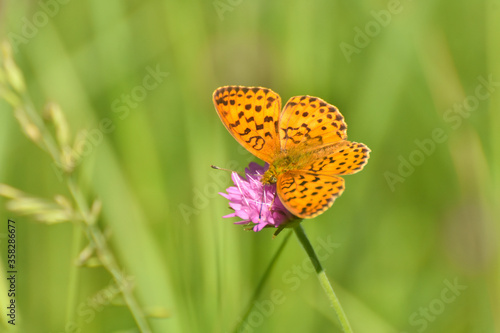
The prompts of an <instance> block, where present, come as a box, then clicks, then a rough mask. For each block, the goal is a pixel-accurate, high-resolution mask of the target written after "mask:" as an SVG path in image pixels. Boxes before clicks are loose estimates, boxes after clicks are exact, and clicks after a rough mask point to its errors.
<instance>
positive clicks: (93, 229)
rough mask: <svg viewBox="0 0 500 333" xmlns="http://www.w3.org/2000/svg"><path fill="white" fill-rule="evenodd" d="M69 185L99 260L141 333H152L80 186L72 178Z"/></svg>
mask: <svg viewBox="0 0 500 333" xmlns="http://www.w3.org/2000/svg"><path fill="white" fill-rule="evenodd" d="M67 184H68V188H69V190H70V192H71V195H72V196H73V198H74V200H75V202H76V205H77V206H78V209H79V211H80V214H81V215H82V217H83V220H84V221H83V222H84V228H85V232H86V233H87V236H88V238H89V239H90V240H91V241H92V242H93V244H94V246H95V249H96V254H97V256H98V258H99V260H100V261H101V263H102V265H103V266H104V268H106V270H107V271H108V272H109V273H110V274H111V276H113V279H114V280H115V283H116V285H117V286H118V288H119V289H120V291H121V293H122V295H123V298H124V299H125V303H126V304H127V306H128V308H129V310H130V312H131V314H132V316H133V317H134V319H135V321H136V323H137V326H138V327H139V329H140V331H141V332H142V333H150V332H151V329H150V327H149V324H148V322H147V320H146V317H145V316H144V313H143V312H142V309H141V307H140V306H139V304H138V303H137V301H136V300H135V297H134V295H133V294H132V291H131V288H130V282H129V281H127V278H126V277H125V276H124V274H122V272H121V271H120V269H119V267H118V264H117V263H116V259H115V257H114V256H113V253H112V252H111V251H110V250H109V248H108V246H107V244H106V237H105V236H104V235H103V233H102V232H101V230H100V229H99V228H98V227H97V226H96V225H95V217H94V216H92V214H90V212H89V210H88V205H87V203H86V201H85V198H84V196H83V194H82V192H81V191H80V190H79V188H78V186H76V183H75V181H74V179H73V178H72V177H71V176H70V177H68V180H67Z"/></svg>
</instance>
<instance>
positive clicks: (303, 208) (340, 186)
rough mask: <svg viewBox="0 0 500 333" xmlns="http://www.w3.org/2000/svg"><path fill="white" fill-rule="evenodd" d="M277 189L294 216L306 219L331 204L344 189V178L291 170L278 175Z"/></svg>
mask: <svg viewBox="0 0 500 333" xmlns="http://www.w3.org/2000/svg"><path fill="white" fill-rule="evenodd" d="M277 189H278V195H279V197H280V199H281V202H282V203H283V205H285V207H286V208H287V209H288V210H289V211H290V212H292V214H294V215H295V216H298V217H300V218H305V219H307V218H312V217H315V216H317V215H319V214H321V213H323V212H324V211H325V210H327V209H328V208H329V207H331V205H333V202H334V201H335V199H336V198H337V197H338V196H340V195H341V194H342V192H343V191H344V179H343V178H340V177H336V176H329V175H322V174H314V173H306V172H299V171H292V172H287V173H285V174H283V175H281V176H279V177H278V183H277Z"/></svg>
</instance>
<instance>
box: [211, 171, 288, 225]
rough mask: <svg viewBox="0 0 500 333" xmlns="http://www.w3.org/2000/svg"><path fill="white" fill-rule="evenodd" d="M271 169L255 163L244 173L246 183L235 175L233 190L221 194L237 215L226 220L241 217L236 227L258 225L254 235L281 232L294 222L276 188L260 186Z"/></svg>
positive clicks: (229, 188) (233, 177) (232, 176)
mask: <svg viewBox="0 0 500 333" xmlns="http://www.w3.org/2000/svg"><path fill="white" fill-rule="evenodd" d="M268 168H269V165H268V164H267V163H266V164H265V165H264V166H260V165H259V164H257V163H255V162H252V163H250V164H249V165H248V168H246V169H245V174H246V179H245V178H244V177H242V176H240V175H239V174H238V173H236V172H233V173H232V174H231V179H232V180H233V182H234V186H231V187H228V188H227V190H226V191H227V194H226V193H219V194H220V195H222V196H223V197H224V198H226V199H228V200H229V207H231V208H232V209H233V210H234V213H232V214H229V215H226V216H223V217H226V218H227V217H235V216H237V217H239V218H241V219H243V220H242V221H239V222H235V224H251V223H253V224H255V225H254V227H253V231H256V232H257V231H261V230H262V229H263V228H265V227H274V228H278V227H279V226H281V225H283V224H285V223H287V222H289V221H291V220H293V219H295V218H296V217H295V216H294V215H293V214H292V213H290V212H289V211H288V210H287V209H286V208H285V206H283V204H282V203H281V200H280V199H279V197H278V194H277V193H276V184H267V185H264V184H262V183H261V178H262V175H263V174H264V173H265V172H266V170H267V169H268Z"/></svg>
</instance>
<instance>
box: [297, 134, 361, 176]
mask: <svg viewBox="0 0 500 333" xmlns="http://www.w3.org/2000/svg"><path fill="white" fill-rule="evenodd" d="M315 156H316V158H315V159H313V160H312V161H311V163H310V164H309V165H307V166H306V167H304V168H303V171H305V172H309V173H318V174H326V175H340V176H344V175H351V174H354V173H356V172H358V171H361V169H363V167H364V166H365V165H366V163H368V158H369V157H370V149H369V148H368V147H367V146H366V145H364V144H362V143H358V142H350V141H343V142H341V143H339V144H333V145H330V146H327V147H322V148H319V149H317V151H316V153H315Z"/></svg>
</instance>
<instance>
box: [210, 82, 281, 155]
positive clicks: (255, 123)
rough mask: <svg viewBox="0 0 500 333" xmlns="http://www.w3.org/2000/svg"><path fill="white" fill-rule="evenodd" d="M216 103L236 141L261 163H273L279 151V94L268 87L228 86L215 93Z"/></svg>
mask: <svg viewBox="0 0 500 333" xmlns="http://www.w3.org/2000/svg"><path fill="white" fill-rule="evenodd" d="M213 101H214V105H215V109H216V110H217V113H218V114H219V117H220V119H221V120H222V122H223V123H224V125H225V126H226V128H227V129H228V131H229V132H230V133H231V135H232V136H233V137H234V138H235V139H236V141H238V142H239V143H240V144H241V145H242V146H243V147H245V148H246V149H247V150H248V151H250V152H251V153H252V154H253V155H255V156H257V157H258V158H260V159H261V160H264V161H265V162H268V163H272V161H273V158H274V156H275V155H276V152H277V151H279V137H278V121H279V114H280V111H281V98H280V97H279V95H278V94H276V93H275V92H274V91H272V90H270V89H267V88H259V87H242V86H226V87H221V88H219V89H217V90H216V91H215V92H214V94H213Z"/></svg>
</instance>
